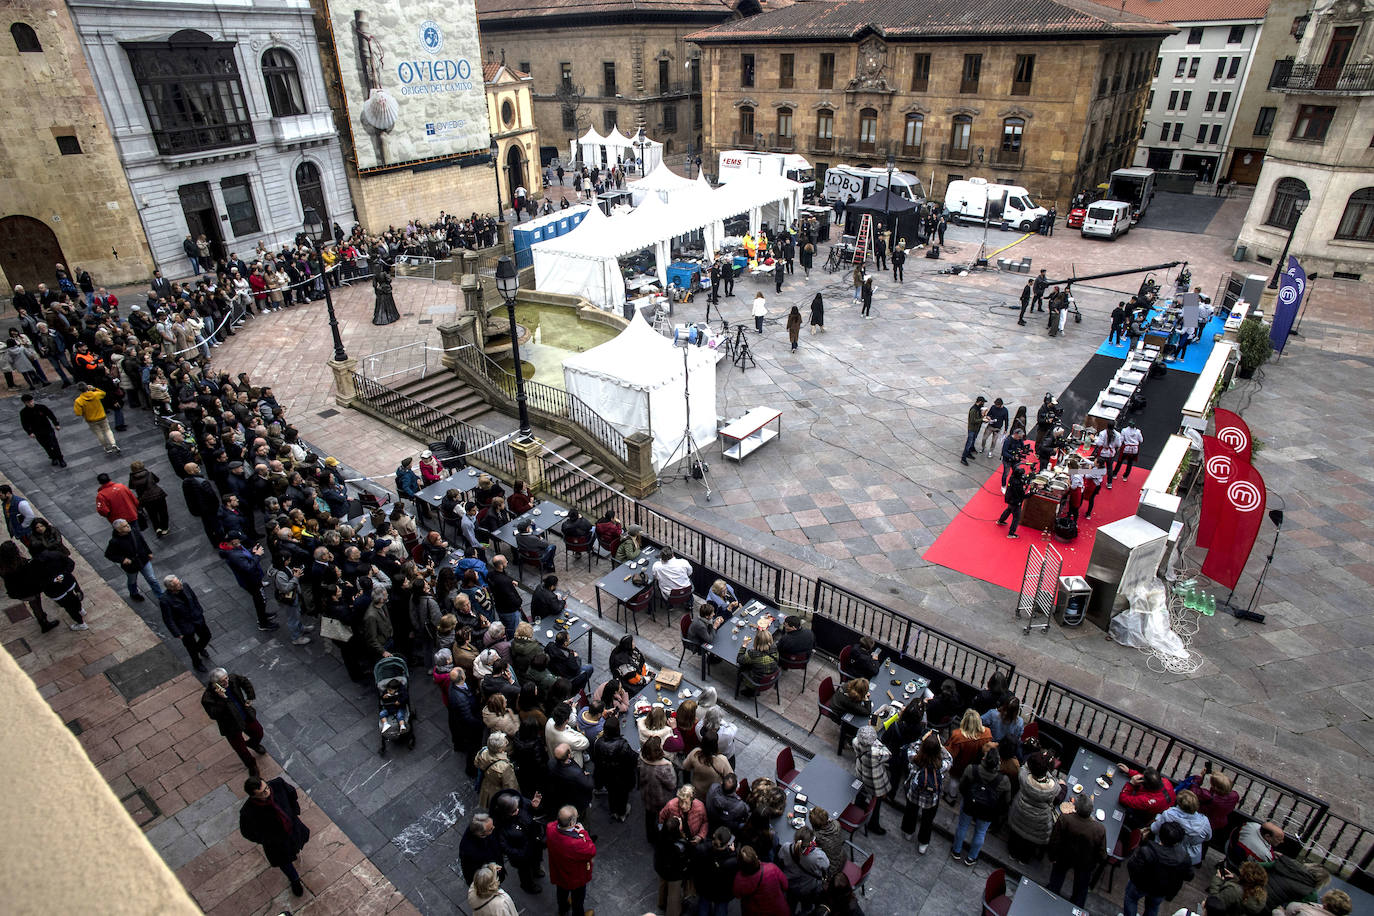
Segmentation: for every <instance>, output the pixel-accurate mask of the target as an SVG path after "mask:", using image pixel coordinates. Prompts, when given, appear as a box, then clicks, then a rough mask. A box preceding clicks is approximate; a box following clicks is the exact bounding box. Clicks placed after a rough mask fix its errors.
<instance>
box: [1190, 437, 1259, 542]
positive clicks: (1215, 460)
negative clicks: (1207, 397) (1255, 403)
mask: <svg viewBox="0 0 1374 916" xmlns="http://www.w3.org/2000/svg"><path fill="white" fill-rule="evenodd" d="M1247 463H1248V462H1246V461H1245V460H1244V459H1242V458H1241V457H1240V456H1239V455H1237V454H1236V453H1235V450H1234V449H1232V448H1231V447H1230V446H1229V445H1227V444H1226V443H1225V442H1222V441H1221V440H1220V439H1218V438H1216V437H1215V436H1203V437H1202V480H1203V483H1202V512H1201V514H1200V515H1199V516H1198V520H1197V545H1198V546H1199V547H1211V546H1212V533H1213V532H1214V531H1216V530H1217V519H1218V518H1220V517H1221V516H1222V515H1223V514H1224V513H1225V511H1226V485H1227V484H1228V483H1230V482H1231V479H1232V478H1233V477H1235V476H1236V472H1237V470H1239V469H1240V468H1241V467H1242V466H1243V465H1246V464H1247Z"/></svg>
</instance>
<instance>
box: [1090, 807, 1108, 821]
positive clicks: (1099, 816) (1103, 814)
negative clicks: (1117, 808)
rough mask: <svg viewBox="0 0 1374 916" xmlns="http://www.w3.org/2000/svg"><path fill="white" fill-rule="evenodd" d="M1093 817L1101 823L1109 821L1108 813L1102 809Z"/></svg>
mask: <svg viewBox="0 0 1374 916" xmlns="http://www.w3.org/2000/svg"><path fill="white" fill-rule="evenodd" d="M1093 816H1094V817H1096V818H1097V819H1098V820H1099V821H1105V820H1106V819H1107V812H1106V811H1103V810H1102V809H1101V808H1098V809H1097V813H1096V814H1095V815H1093Z"/></svg>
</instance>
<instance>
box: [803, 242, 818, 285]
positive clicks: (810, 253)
mask: <svg viewBox="0 0 1374 916" xmlns="http://www.w3.org/2000/svg"><path fill="white" fill-rule="evenodd" d="M799 260H800V261H801V266H802V273H804V274H805V275H806V279H808V280H810V279H811V265H812V264H814V263H815V262H816V243H815V242H813V241H811V239H809V238H808V239H807V240H806V244H804V245H802V247H801V256H800V258H799Z"/></svg>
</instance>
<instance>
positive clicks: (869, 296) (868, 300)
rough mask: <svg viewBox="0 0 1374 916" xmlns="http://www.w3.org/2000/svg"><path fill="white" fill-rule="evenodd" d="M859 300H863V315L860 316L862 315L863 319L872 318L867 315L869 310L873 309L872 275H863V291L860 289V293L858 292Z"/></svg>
mask: <svg viewBox="0 0 1374 916" xmlns="http://www.w3.org/2000/svg"><path fill="white" fill-rule="evenodd" d="M860 298H861V299H862V300H863V304H864V308H863V313H862V314H863V317H865V318H872V317H873V316H872V315H871V314H869V313H870V312H871V310H872V309H873V275H872V274H865V275H864V282H863V289H862V290H861V292H860Z"/></svg>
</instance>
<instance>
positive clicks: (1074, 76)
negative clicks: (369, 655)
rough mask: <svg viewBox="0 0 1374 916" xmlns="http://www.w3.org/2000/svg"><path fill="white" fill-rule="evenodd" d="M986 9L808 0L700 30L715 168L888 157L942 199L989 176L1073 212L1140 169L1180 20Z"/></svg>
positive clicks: (1039, 5)
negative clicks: (730, 157) (1162, 52)
mask: <svg viewBox="0 0 1374 916" xmlns="http://www.w3.org/2000/svg"><path fill="white" fill-rule="evenodd" d="M983 12H984V13H987V14H988V18H985V19H981V21H980V18H981V17H980V16H971V15H969V14H968V12H967V11H966V10H964V9H962V8H959V7H955V6H950V5H948V4H942V3H938V2H936V0H916V2H915V3H914V4H913V3H912V2H900V3H899V2H895V0H854V2H848V3H835V4H810V3H803V4H797V5H795V6H791V7H786V8H784V9H780V10H775V11H769V12H764V13H761V14H759V15H756V16H752V17H745V18H742V19H737V20H734V21H731V22H728V23H725V24H722V25H719V26H716V27H714V28H711V29H706V30H703V31H700V32H696V33H694V34H693V35H692V36H691V40H692V41H693V42H695V43H696V44H697V45H699V46H700V47H701V48H702V53H703V72H704V80H705V96H706V99H707V105H706V113H705V119H704V120H705V128H704V129H705V134H706V148H707V156H706V157H705V161H707V162H711V161H713V160H714V159H715V157H716V153H718V152H719V151H720V150H722V149H733V148H744V149H753V148H758V149H767V150H778V151H789V152H790V151H795V152H798V153H801V154H803V155H805V156H807V157H808V158H809V159H811V161H812V164H813V165H814V166H815V170H816V177H817V180H818V181H823V176H824V172H825V169H826V168H828V167H829V166H832V165H836V164H839V163H846V164H851V165H868V166H881V165H883V164H884V163H885V161H886V159H887V157H888V156H889V155H890V156H892V157H893V160H894V163H895V165H896V167H897V168H898V169H900V170H902V171H906V172H909V173H912V174H914V175H916V176H918V177H919V178H920V179H921V181H922V183H923V184H924V185H926V193H927V194H928V195H929V196H931V197H933V198H935V199H939V200H943V195H944V191H945V188H946V187H947V186H948V183H949V182H950V181H954V180H957V179H960V178H969V177H972V176H981V177H985V178H987V179H988V180H989V181H1000V182H1003V183H1008V184H1016V185H1022V186H1024V187H1026V188H1027V189H1028V190H1030V191H1031V193H1032V196H1033V197H1034V198H1036V199H1037V201H1038V202H1042V203H1043V204H1044V205H1045V206H1048V205H1050V204H1051V203H1055V204H1057V205H1058V206H1059V207H1060V209H1061V211H1062V210H1063V208H1064V207H1065V205H1066V204H1067V203H1068V201H1069V200H1070V199H1071V197H1072V196H1073V194H1074V192H1075V191H1076V190H1078V189H1081V188H1084V187H1089V186H1091V185H1094V184H1097V183H1098V182H1100V181H1103V180H1105V178H1106V176H1107V175H1109V174H1110V173H1111V171H1112V170H1113V169H1116V168H1120V167H1122V166H1124V165H1128V164H1129V163H1130V161H1131V157H1132V154H1133V152H1134V149H1135V139H1136V133H1137V130H1138V127H1139V124H1140V115H1141V112H1142V111H1143V109H1144V104H1145V96H1146V92H1147V91H1148V89H1147V87H1148V85H1149V81H1150V75H1151V73H1152V72H1153V66H1154V61H1155V56H1156V51H1157V49H1158V46H1159V42H1160V40H1161V39H1162V38H1163V37H1164V36H1166V35H1168V34H1169V33H1170V32H1171V31H1172V27H1171V26H1167V25H1162V24H1160V23H1158V22H1155V21H1153V20H1150V19H1146V18H1145V17H1142V16H1137V15H1134V14H1131V13H1123V12H1121V11H1119V10H1115V9H1112V8H1109V7H1098V6H1096V5H1094V4H1091V3H1089V4H1083V3H1074V4H1073V5H1072V6H1069V5H1068V4H1063V5H1061V4H1060V3H1058V2H1056V0H1035V2H1031V3H1024V4H1015V5H1011V4H1008V5H1005V8H1004V6H1003V5H1002V4H1000V3H997V2H996V0H993V2H992V3H991V5H990V6H989V7H988V9H987V10H984V11H983ZM993 14H996V15H997V17H999V18H993Z"/></svg>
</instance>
